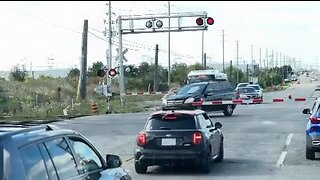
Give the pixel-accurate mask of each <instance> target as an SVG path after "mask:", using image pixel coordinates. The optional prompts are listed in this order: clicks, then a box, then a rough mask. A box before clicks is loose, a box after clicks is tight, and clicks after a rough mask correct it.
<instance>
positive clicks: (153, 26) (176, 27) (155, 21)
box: [117, 11, 214, 107]
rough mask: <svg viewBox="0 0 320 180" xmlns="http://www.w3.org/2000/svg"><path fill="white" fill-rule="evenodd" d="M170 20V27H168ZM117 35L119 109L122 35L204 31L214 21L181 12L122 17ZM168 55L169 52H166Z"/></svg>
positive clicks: (123, 91) (204, 16)
mask: <svg viewBox="0 0 320 180" xmlns="http://www.w3.org/2000/svg"><path fill="white" fill-rule="evenodd" d="M169 19H170V27H169ZM117 24H118V35H119V50H118V56H119V58H118V59H119V88H120V102H121V107H123V106H124V96H125V87H124V67H123V53H122V52H123V50H122V48H123V47H122V35H123V34H141V33H161V32H169V31H170V32H183V31H204V30H207V29H208V25H213V24H214V20H213V18H211V17H208V16H207V12H205V11H203V12H183V13H171V14H170V16H169V15H168V14H146V15H123V16H118V18H117ZM168 53H170V52H168Z"/></svg>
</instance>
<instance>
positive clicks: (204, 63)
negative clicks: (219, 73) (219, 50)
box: [203, 53, 207, 70]
mask: <svg viewBox="0 0 320 180" xmlns="http://www.w3.org/2000/svg"><path fill="white" fill-rule="evenodd" d="M203 69H204V70H206V69H207V54H206V53H203Z"/></svg>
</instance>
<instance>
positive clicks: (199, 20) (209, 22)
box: [196, 17, 214, 26]
mask: <svg viewBox="0 0 320 180" xmlns="http://www.w3.org/2000/svg"><path fill="white" fill-rule="evenodd" d="M206 20H207V24H208V25H213V24H214V19H213V18H212V17H207V19H206ZM196 23H197V25H198V26H203V24H204V22H203V18H201V17H199V18H197V20H196Z"/></svg>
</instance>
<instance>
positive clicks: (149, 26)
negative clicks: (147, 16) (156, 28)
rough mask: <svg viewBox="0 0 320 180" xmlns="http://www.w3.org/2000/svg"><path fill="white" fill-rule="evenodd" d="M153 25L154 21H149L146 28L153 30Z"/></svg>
mask: <svg viewBox="0 0 320 180" xmlns="http://www.w3.org/2000/svg"><path fill="white" fill-rule="evenodd" d="M152 24H153V23H152V21H151V20H149V21H147V22H146V27H147V28H152Z"/></svg>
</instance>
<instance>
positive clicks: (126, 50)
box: [115, 48, 128, 62]
mask: <svg viewBox="0 0 320 180" xmlns="http://www.w3.org/2000/svg"><path fill="white" fill-rule="evenodd" d="M116 50H117V52H118V53H119V49H118V48H117V49H116ZM127 52H128V48H125V49H124V51H123V52H122V57H123V60H124V61H125V62H128V59H127V58H126V57H125V56H124V54H125V53H127ZM115 60H116V61H118V60H119V56H117V57H116V59H115Z"/></svg>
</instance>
